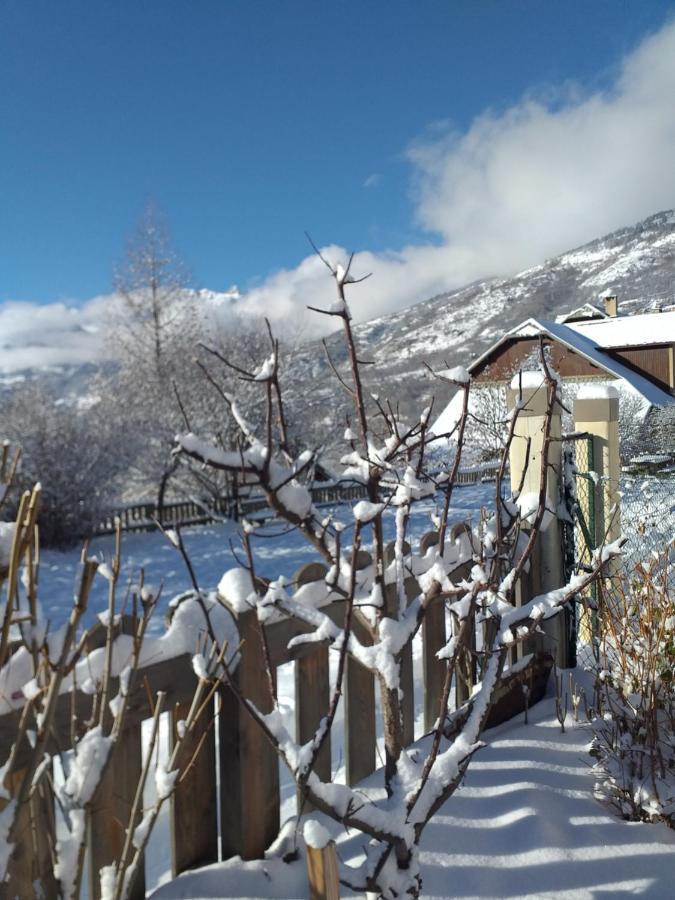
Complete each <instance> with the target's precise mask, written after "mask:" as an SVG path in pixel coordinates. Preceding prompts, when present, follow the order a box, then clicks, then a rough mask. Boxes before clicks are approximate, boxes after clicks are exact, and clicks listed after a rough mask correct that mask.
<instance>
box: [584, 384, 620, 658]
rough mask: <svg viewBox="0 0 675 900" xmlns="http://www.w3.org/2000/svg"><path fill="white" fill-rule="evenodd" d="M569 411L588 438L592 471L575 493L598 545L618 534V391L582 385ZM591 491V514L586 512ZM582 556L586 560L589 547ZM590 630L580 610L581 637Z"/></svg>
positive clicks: (588, 637) (587, 638)
mask: <svg viewBox="0 0 675 900" xmlns="http://www.w3.org/2000/svg"><path fill="white" fill-rule="evenodd" d="M573 413H574V428H575V430H576V431H584V432H586V433H587V434H589V435H590V440H591V441H592V447H593V453H592V458H593V469H594V473H595V474H594V475H593V480H592V482H590V483H589V484H588V491H589V495H588V496H587V497H579V504H580V506H581V508H582V513H583V515H584V517H585V519H586V521H587V522H588V523H589V525H588V527H589V529H590V530H591V535H590V536H591V539H592V541H593V546H595V547H599V546H601V545H602V544H603V543H604V542H606V541H613V540H616V539H617V538H618V537H619V536H620V534H621V517H620V509H619V507H620V493H619V475H620V472H621V462H620V455H619V450H620V446H619V392H618V391H617V390H616V388H614V387H612V386H611V385H602V384H598V385H584V386H583V387H582V389H581V390H580V391H579V393H578V395H577V397H576V398H575V400H574V407H573ZM591 492H592V495H593V509H594V515H593V516H591V515H590V509H591V501H590V493H591ZM584 556H585V561H586V562H588V561H589V557H590V550H589V551H588V553H586V554H584ZM582 558H583V557H582ZM618 565H619V564H618V562H617V563H614V564H611V563H610V568H609V570H608V574H609V575H612V574H614V573H615V572H616V571H617V568H618ZM612 566H613V568H612ZM592 632H593V626H592V623H591V621H589V617H588V615H586V613H583V612H582V614H581V616H580V620H579V635H580V637H581V639H582V640H584V641H590V640H591V639H592Z"/></svg>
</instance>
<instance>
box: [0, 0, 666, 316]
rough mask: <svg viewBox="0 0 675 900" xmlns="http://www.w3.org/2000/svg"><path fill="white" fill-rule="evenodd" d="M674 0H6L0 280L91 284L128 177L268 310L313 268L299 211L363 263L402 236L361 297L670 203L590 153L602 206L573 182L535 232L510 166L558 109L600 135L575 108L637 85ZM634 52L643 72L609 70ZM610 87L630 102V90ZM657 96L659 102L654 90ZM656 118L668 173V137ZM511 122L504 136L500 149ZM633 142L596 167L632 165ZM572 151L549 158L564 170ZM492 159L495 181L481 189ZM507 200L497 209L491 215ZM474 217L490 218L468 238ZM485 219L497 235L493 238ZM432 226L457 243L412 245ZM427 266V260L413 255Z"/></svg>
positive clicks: (131, 200) (210, 270) (118, 236)
mask: <svg viewBox="0 0 675 900" xmlns="http://www.w3.org/2000/svg"><path fill="white" fill-rule="evenodd" d="M674 14H675V5H674V4H673V3H665V2H659V0H650V2H649V3H642V2H638V0H633V2H628V0H595V2H590V0H586V2H573V0H566V2H564V3H562V2H551V3H549V2H525V0H522V2H517V0H512V2H497V0H494V2H493V0H482V2H481V0H475V2H469V0H467V2H435V0H424V2H400V0H360V2H337V0H334V2H324V0H313V2H309V0H305V2H301V0H285V2H284V0H277V2H272V0H267V2H260V0H246V2H244V0H241V2H236V3H235V2H226V0H220V2H210V0H199V2H196V3H189V2H187V0H186V2H178V0H164V2H158V0H144V2H136V0H120V2H98V0H86V2H81V0H68V2H63V3H54V2H50V0H44V2H36V0H4V2H3V3H2V5H1V6H0V110H1V111H2V126H1V131H0V197H1V203H0V258H1V265H0V303H1V302H3V301H19V300H21V301H30V302H31V303H39V304H46V303H53V302H54V301H57V300H63V301H68V302H73V303H78V302H79V303H81V302H83V301H85V300H87V299H88V298H91V297H92V296H94V295H97V294H104V293H106V292H108V291H109V290H110V285H111V280H112V271H113V267H114V265H115V263H116V262H117V261H118V260H119V259H120V258H121V257H122V255H123V252H124V246H125V241H126V239H127V237H128V235H129V233H130V232H131V231H132V229H133V225H134V222H135V220H136V218H137V217H138V215H139V213H140V210H141V208H142V207H143V204H144V202H145V200H146V198H148V197H153V198H154V199H155V200H156V201H157V202H158V203H159V204H160V205H161V206H162V207H163V209H164V210H165V212H166V215H167V217H168V219H169V222H170V225H171V229H172V233H173V237H174V242H175V244H176V246H177V248H178V250H179V251H180V253H181V255H182V256H183V257H184V259H185V261H186V262H187V264H188V266H189V267H190V270H191V271H192V273H193V280H194V284H195V285H196V286H200V287H201V286H203V287H209V288H211V289H214V290H224V289H225V288H227V287H228V286H229V285H230V284H231V283H233V282H236V283H238V284H239V285H240V287H241V288H242V289H244V290H249V291H250V294H251V297H252V301H251V302H252V304H253V306H254V307H256V308H257V309H263V310H265V311H270V310H273V309H274V308H275V307H278V309H279V310H280V311H282V312H283V313H284V314H288V312H289V311H290V310H291V309H294V308H295V306H294V304H295V303H296V302H299V301H298V297H301V298H302V297H304V296H305V293H306V290H307V289H311V284H310V286H309V288H307V287H303V288H302V289H300V288H299V287H298V285H300V284H302V285H304V283H305V280H306V279H305V276H306V275H307V272H308V271H309V270H310V269H311V273H310V274H313V271H314V270H313V269H312V266H311V262H308V261H307V260H306V259H305V257H307V244H306V241H305V238H304V234H303V232H304V230H305V229H307V230H309V231H310V232H311V234H312V235H313V236H314V237H315V239H316V240H317V241H318V242H320V243H321V244H328V243H330V242H332V243H334V244H335V252H336V254H340V253H341V252H342V251H343V249H349V250H352V249H354V250H357V251H362V252H363V263H364V264H365V265H370V264H372V263H374V266H373V267H374V268H375V269H377V262H378V260H379V261H381V260H384V261H385V262H387V261H390V259H391V257H392V255H393V257H394V258H395V259H396V260H397V261H400V260H401V259H403V261H404V262H406V266H407V262H408V261H409V260H408V256H406V253H407V252H408V251H407V249H406V248H414V249H415V251H416V252H418V255H417V257H416V259H417V263H416V265H415V266H408V267H407V268H406V267H405V266H404V269H405V271H404V270H403V269H398V270H397V273H396V276H395V277H394V276H392V277H391V278H390V277H389V276H388V275H387V273H386V272H385V273H384V275H383V278H382V279H380V288H379V289H378V288H377V287H376V288H375V294H374V295H373V296H374V297H375V298H376V299H375V300H373V302H372V303H371V304H368V303H366V304H364V310H363V312H364V314H366V313H368V314H374V313H378V312H382V311H386V310H387V309H388V308H396V307H397V306H401V305H405V303H406V302H412V301H414V300H417V299H422V297H423V296H424V295H425V293H426V292H429V291H433V290H436V289H442V288H443V287H446V286H447V287H451V286H454V285H457V284H458V283H461V282H462V281H463V280H464V279H466V280H468V278H470V277H476V275H477V274H490V272H491V271H493V270H496V269H508V268H509V262H510V261H511V260H512V261H513V266H519V265H521V264H527V263H529V262H536V261H537V260H538V259H539V256H536V257H535V258H533V259H529V257H528V252H529V253H530V255H533V254H535V253H536V254H541V253H543V252H557V251H559V250H564V249H566V247H567V246H570V245H571V244H574V243H580V242H582V241H583V240H586V239H588V238H589V237H593V236H594V234H595V233H597V232H592V231H590V229H591V228H596V227H604V225H605V221H606V222H607V225H608V227H615V226H617V225H620V224H624V221H630V220H631V218H632V217H633V215H634V216H635V218H637V217H639V216H641V215H643V214H644V215H647V214H649V212H652V211H656V208H662V207H665V206H668V205H675V185H671V183H670V182H668V183H667V184H665V186H664V188H665V189H664V190H663V191H657V190H656V184H652V185H651V187H652V188H653V190H651V189H650V190H646V191H645V190H643V189H642V187H640V189H639V190H638V189H636V190H635V192H634V193H635V197H633V196H632V195H631V198H632V199H631V201H630V203H629V202H628V200H627V201H626V202H625V203H624V204H623V205H621V204H619V205H618V206H617V203H616V201H615V200H613V199H611V198H612V197H613V195H614V194H615V193H616V192H617V187H618V186H619V184H620V183H625V181H620V182H616V181H615V183H613V184H610V183H608V184H607V185H604V181H605V180H608V179H606V178H605V177H604V175H603V177H601V178H600V179H599V180H600V181H601V182H603V187H604V189H605V193H604V194H600V195H599V196H598V197H591V198H589V201H588V202H589V203H590V202H593V204H594V205H595V206H599V207H600V208H601V209H604V207H605V206H607V207H608V209H607V213H606V215H605V216H604V218H603V217H602V216H600V218H599V220H598V216H594V215H592V216H590V218H587V217H585V216H584V215H583V210H582V211H581V215H580V211H579V208H578V204H577V205H571V206H570V207H569V208H565V209H563V210H562V212H561V219H564V222H563V224H562V225H561V227H560V228H558V227H557V220H556V219H553V220H552V221H551V223H550V228H549V232H548V234H549V240H548V241H547V242H546V241H544V242H542V241H541V240H535V241H534V244H533V245H532V241H531V240H530V235H529V232H528V226H527V223H528V222H529V223H532V222H533V221H534V220H535V218H536V215H535V210H536V202H537V201H541V199H542V198H541V184H540V182H539V181H537V179H534V181H533V183H532V184H531V185H530V184H529V183H528V182H527V179H526V175H527V169H528V165H529V163H528V158H527V155H528V153H530V152H536V148H537V146H538V142H540V141H541V140H548V141H553V142H554V143H555V145H556V146H558V145H559V144H560V142H559V141H558V142H555V135H554V134H552V132H551V129H555V128H561V129H563V130H564V129H565V127H566V122H567V131H565V133H564V137H563V143H564V141H565V140H570V141H571V144H572V146H574V142H575V139H574V129H577V131H578V130H579V129H580V127H581V126H580V124H579V120H580V119H584V121H585V122H586V125H585V131H582V132H580V134H579V137H578V140H579V142H583V141H586V142H589V143H590V142H593V141H595V140H596V138H597V141H598V142H599V143H602V142H603V141H604V138H603V134H602V133H600V132H595V131H594V129H593V123H592V119H591V120H589V117H592V112H593V110H592V106H593V101H594V98H595V99H597V100H598V102H601V103H602V104H603V109H604V110H605V112H606V113H607V114H608V115H610V119H611V122H610V126H611V127H614V124H612V123H614V118H615V117H614V118H613V117H612V116H613V109H615V108H616V107H617V104H618V103H619V102H620V101H621V98H622V96H624V95H626V94H627V92H629V91H630V90H633V91H634V94H635V92H636V91H637V90H638V88H639V89H643V86H642V82H641V81H640V79H643V80H644V77H646V76H644V71H646V70H648V69H649V63H648V61H643V62H640V59H639V57H640V53H642V55H643V56H645V55H646V54H647V53H648V52H651V53H653V54H654V57H655V58H656V57H657V56H660V55H661V54H662V53H663V52H664V48H666V49H667V48H670V47H671V43H670V42H671V40H673V37H672V27H670V26H669V23H670V22H672V20H673V15H674ZM664 35H665V37H664ZM650 40H651V41H652V45H649V41H650ZM658 40H660V41H661V44H660V45H658V46H657V44H655V43H654V42H655V41H658ZM645 41H647V49H646V50H644V49H643V50H641V49H640V48H641V47H644V46H645V45H644V42H645ZM649 46H652V49H651V51H649ZM672 46H673V47H675V43H673V45H672ZM636 54H637V58H638V63H635V64H634V65H633V69H636V68H637V69H640V71H639V72H638V74H637V75H635V73H634V74H633V81H632V82H631V84H630V85H628V86H627V80H628V78H629V77H630V73H629V74H628V75H626V66H627V65H628V66H630V64H631V60H634V59H635V58H636ZM627 61H628V63H627ZM640 66H641V68H640ZM670 74H671V70H670V69H668V70H667V71H665V72H664V74H663V75H662V78H661V80H662V81H663V80H664V79H665V81H666V82H667V81H668V78H669V77H670ZM637 82H640V84H639V85H638V88H636V87H635V84H637ZM666 87H668V84H666ZM664 89H665V88H664ZM644 90H648V86H646V87H644ZM631 96H632V102H633V106H631V107H630V109H623V113H624V114H625V115H626V122H628V123H630V121H631V120H630V118H629V116H628V114H629V113H630V110H631V109H634V108H637V106H638V105H639V104H638V103H637V100H636V96H633V95H631ZM670 96H671V97H672V93H671V94H670ZM617 98H618V99H617ZM589 104H590V105H589ZM612 104H614V106H612ZM626 105H627V104H626V103H624V106H626ZM628 106H630V104H628ZM671 106H672V103H671ZM659 109H660V112H659V115H660V116H661V117H662V118H667V116H668V113H667V104H666V102H665V100H664V103H663V104H662V105H661V107H659ZM579 110H581V111H582V115H580V114H579ZM664 110H665V112H664ZM573 114H576V116H577V119H576V120H574V119H573ZM570 117H572V118H570ZM602 121H603V120H602V118H600V119H599V121H598V129H602V128H603V124H602ZM665 125H667V128H666V133H661V132H663V129H661V132H660V134H661V144H662V145H663V146H662V147H661V145H660V147H661V150H662V155H663V170H664V177H667V176H666V174H665V172H666V157H667V156H668V154H670V160H671V163H670V167H671V168H672V158H673V156H672V150H673V149H675V147H672V146H669V142H670V140H671V131H670V123H665ZM665 125H664V127H665ZM536 127H539V128H540V130H539V131H536ZM616 127H617V129H618V133H622V132H621V129H620V128H619V125H618V124H616ZM627 127H628V128H629V127H630V125H629V124H628V126H627ZM519 129H520V131H519ZM519 135H520V139H521V140H523V141H524V146H525V150H524V152H520V151H519V150H518V146H517V145H516V148H515V149H514V150H513V153H511V154H509V151H508V147H507V146H506V144H508V141H509V140H510V141H511V142H513V141H514V140H516V139H517V138H518V137H519ZM542 135H543V137H542ZM505 141H506V144H505ZM499 142H501V143H499ZM496 143H498V144H499V146H500V148H501V150H500V152H501V153H502V157H500V159H499V160H497V161H496V162H494V165H493V162H491V160H490V159H489V158H488V157H489V153H491V152H493V151H491V150H490V149H489V148H490V147H492V146H494V145H495V144H496ZM638 150H639V148H637V149H636V150H635V154H638ZM494 152H496V151H494ZM607 152H610V151H609V150H607ZM635 154H634V155H633V157H631V158H630V159H628V160H626V165H625V166H623V165H622V166H621V167H620V171H618V173H617V174H616V176H615V178H616V179H625V178H626V177H627V176H626V172H628V173H630V171H631V169H630V166H631V165H632V166H633V167H634V168H635V166H636V159H639V156H636V155H635ZM549 155H550V154H549ZM509 159H510V160H511V164H512V165H513V167H514V169H513V173H514V174H515V182H516V183H517V186H516V187H513V186H512V182H513V181H514V179H513V178H512V177H511V173H510V171H509V170H508V166H509ZM477 161H478V162H477ZM519 161H522V168H521V166H520V165H519ZM559 164H560V165H564V164H565V160H562V161H559ZM588 164H589V161H588V160H587V159H583V158H582V159H579V160H578V165H579V168H581V167H582V166H587V165H588ZM590 164H591V165H593V164H597V165H602V163H601V162H600V163H598V162H597V157H594V158H593V160H592V161H591V163H590ZM491 166H492V168H491ZM516 169H517V171H515V170H516ZM533 169H534V170H535V171H536V170H537V160H536V159H535V160H534V166H533ZM659 171H660V170H659ZM571 172H572V174H571V175H570V174H564V173H563V174H562V175H560V173H558V174H559V175H560V177H561V178H563V182H564V183H568V182H569V181H570V179H571V180H572V181H573V180H574V170H571ZM500 178H501V179H502V182H499V184H503V185H506V187H501V188H499V189H497V188H495V186H494V185H495V183H496V182H498V180H499V179H500ZM453 179H454V180H453ZM594 180H595V179H594ZM474 181H476V189H475V191H473V194H472V196H475V197H482V199H483V206H482V207H481V206H480V205H478V206H477V207H476V208H475V209H473V210H472V211H471V214H470V215H469V214H468V213H467V214H466V215H463V214H462V213H461V211H462V209H463V208H464V206H465V205H466V202H467V201H466V197H464V196H463V194H462V191H464V192H467V193H471V191H472V187H471V186H472V184H473V183H474ZM556 190H557V189H556V188H555V187H554V196H555V191H556ZM575 191H576V193H577V194H579V195H582V194H584V193H588V191H587V189H586V187H585V186H584V185H580V186H579V187H578V190H577V189H576V188H575ZM505 192H506V194H509V192H511V193H517V195H518V196H517V199H516V200H515V201H514V200H513V198H512V197H511V198H510V199H509V197H507V198H506V201H505V200H504V196H503V195H504V193H505ZM607 197H609V198H610V201H611V202H607V203H606V202H605V201H606V198H607ZM659 198H662V202H657V201H658V200H659ZM472 202H473V201H472ZM505 202H506V203H507V204H508V203H510V204H511V206H510V207H509V210H510V211H509V214H508V215H504V216H502V217H501V218H500V216H499V215H496V216H495V217H493V216H492V215H491V210H492V209H493V208H496V209H497V212H499V209H501V206H503V205H504V203H505ZM654 203H656V207H654V208H652V207H653V205H654ZM500 204H501V206H500ZM514 204H515V206H516V207H517V208H518V209H517V213H514V212H513V209H512V207H513V206H514ZM453 207H455V208H457V209H459V210H460V213H459V214H457V215H456V216H455V219H454V220H453V219H452V215H453V213H452V208H453ZM486 217H487V218H489V219H490V220H492V219H493V218H494V219H495V222H496V224H494V225H493V228H492V231H490V233H489V234H488V236H487V237H485V236H482V230H481V225H480V223H481V222H482V221H485V219H486ZM626 217H628V219H626ZM575 223H576V224H575ZM519 225H522V239H521V241H520V243H519V244H518V246H516V247H515V248H514V247H513V246H512V243H513V233H514V232H515V231H517V229H518V227H519ZM498 226H499V227H498ZM500 228H501V231H500V230H499V229H500ZM537 230H538V231H539V230H541V227H540V226H539V227H538V228H537ZM488 231H489V229H488ZM502 233H503V234H504V235H505V236H506V238H507V240H506V243H505V246H504V249H503V252H501V253H496V252H493V250H494V247H495V246H496V245H497V244H498V243H499V242H500V240H501V238H500V235H501V234H502ZM577 236H578V239H577ZM481 241H482V243H481ZM486 241H487V242H488V243H487V244H486ZM531 245H532V246H531ZM529 246H531V250H529V251H527V252H526V248H527V247H529ZM439 247H441V248H448V247H452V248H453V252H454V256H448V254H446V255H445V257H444V258H443V260H441V259H440V257H439V256H438V254H435V255H434V259H433V261H431V260H430V262H429V265H427V263H426V262H425V259H426V256H427V255H433V251H434V248H436V249H438V248H439ZM521 250H522V252H521ZM455 251H456V252H455ZM400 254H403V256H402V257H401V256H400ZM483 258H484V259H485V266H486V271H484V272H482V273H481V272H478V269H477V267H478V266H479V265H480V263H479V262H477V261H476V260H477V259H483ZM468 260H470V264H469V261H468ZM429 269H433V278H432V277H427V276H425V277H421V276H420V272H421V271H422V270H424V271H428V270H429ZM376 274H377V273H376ZM404 277H409V289H408V290H407V291H402V290H400V289H399V290H397V291H394V292H393V293H394V294H395V295H396V296H393V294H392V291H391V290H390V284H391V282H392V279H393V280H394V281H396V282H397V283H400V282H402V281H403V280H404ZM378 290H379V293H378ZM387 293H389V294H392V299H391V303H390V305H389V306H388V301H387V298H386V296H385V295H386V294H387ZM427 295H428V294H427ZM0 309H1V307H0ZM361 317H363V316H361ZM0 322H1V320H0Z"/></svg>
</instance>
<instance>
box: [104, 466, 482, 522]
mask: <svg viewBox="0 0 675 900" xmlns="http://www.w3.org/2000/svg"><path fill="white" fill-rule="evenodd" d="M498 469H499V463H498V462H494V463H486V464H484V465H480V466H472V467H471V468H466V469H460V470H459V472H458V475H457V479H456V481H455V484H457V485H466V484H478V483H480V482H481V481H494V480H495V479H496V477H497V470H498ZM310 492H311V494H312V500H313V501H314V503H315V504H316V505H317V506H320V505H321V504H324V503H345V502H347V501H349V500H359V499H361V498H362V497H365V496H366V489H365V487H364V486H363V485H362V484H358V483H355V482H350V483H344V482H335V481H328V482H325V483H321V482H320V483H318V484H314V485H313V486H312V487H311V488H310ZM266 513H268V514H269V515H270V516H272V515H273V514H272V513H271V512H270V511H269V507H268V504H267V500H266V499H265V497H263V496H261V495H253V496H246V495H243V496H242V495H239V496H238V497H237V496H234V495H231V494H223V495H221V496H220V497H217V498H215V500H213V499H211V500H205V501H203V502H201V501H198V500H179V501H176V502H172V503H165V504H164V505H163V506H162V508H161V515H160V508H159V507H158V505H157V504H156V503H155V502H153V501H148V502H146V503H134V504H132V505H131V506H124V507H121V508H119V509H115V510H112V511H111V512H109V513H108V514H107V515H106V516H105V518H103V519H102V520H101V521H100V522H99V523H98V525H96V526H95V527H94V531H93V533H94V535H103V534H114V533H115V520H116V519H119V521H120V523H121V526H122V531H153V530H154V529H155V528H157V521H158V520H161V522H162V525H163V526H164V527H165V528H174V527H176V526H181V527H184V526H188V525H203V524H206V523H207V522H213V521H217V520H218V519H222V518H225V519H235V520H239V519H242V518H245V517H246V516H253V517H262V518H265V514H266Z"/></svg>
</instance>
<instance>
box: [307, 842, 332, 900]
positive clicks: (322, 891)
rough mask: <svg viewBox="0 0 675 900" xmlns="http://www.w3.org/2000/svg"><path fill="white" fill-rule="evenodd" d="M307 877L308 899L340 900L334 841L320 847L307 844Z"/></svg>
mask: <svg viewBox="0 0 675 900" xmlns="http://www.w3.org/2000/svg"><path fill="white" fill-rule="evenodd" d="M307 877H308V880H309V900H340V882H339V875H338V864H337V853H336V851H335V841H329V842H328V843H327V844H326V846H325V847H321V848H318V847H310V846H309V844H308V845H307Z"/></svg>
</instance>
